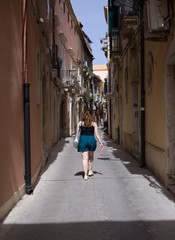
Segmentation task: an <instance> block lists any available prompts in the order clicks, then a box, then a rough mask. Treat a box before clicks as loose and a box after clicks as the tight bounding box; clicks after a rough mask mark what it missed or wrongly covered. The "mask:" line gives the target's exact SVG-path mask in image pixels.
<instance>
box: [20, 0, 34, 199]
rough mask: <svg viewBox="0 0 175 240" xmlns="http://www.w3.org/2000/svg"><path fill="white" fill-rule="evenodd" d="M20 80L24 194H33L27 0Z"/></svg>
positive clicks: (24, 14) (24, 11)
mask: <svg viewBox="0 0 175 240" xmlns="http://www.w3.org/2000/svg"><path fill="white" fill-rule="evenodd" d="M22 37H23V38H22V44H23V45H22V54H23V59H22V74H23V75H22V78H23V91H24V92H23V93H24V95H23V97H24V144H25V186H26V193H27V194H31V193H32V192H33V190H32V187H31V154H30V94H29V88H30V84H29V83H28V79H27V0H23V35H22Z"/></svg>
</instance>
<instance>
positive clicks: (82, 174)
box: [74, 171, 103, 178]
mask: <svg viewBox="0 0 175 240" xmlns="http://www.w3.org/2000/svg"><path fill="white" fill-rule="evenodd" d="M93 172H94V175H96V174H99V175H103V173H100V172H97V171H93ZM74 176H82V178H83V177H84V172H83V171H81V172H77V173H75V175H74ZM89 177H91V176H89Z"/></svg>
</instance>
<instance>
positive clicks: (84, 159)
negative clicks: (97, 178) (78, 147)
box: [81, 152, 88, 175]
mask: <svg viewBox="0 0 175 240" xmlns="http://www.w3.org/2000/svg"><path fill="white" fill-rule="evenodd" d="M81 155H82V165H83V171H84V175H87V171H88V152H82V153H81Z"/></svg>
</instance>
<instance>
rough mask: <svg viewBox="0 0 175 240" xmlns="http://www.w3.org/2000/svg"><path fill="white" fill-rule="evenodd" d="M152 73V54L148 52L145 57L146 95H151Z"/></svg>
mask: <svg viewBox="0 0 175 240" xmlns="http://www.w3.org/2000/svg"><path fill="white" fill-rule="evenodd" d="M153 72H154V60H153V55H152V53H151V52H149V54H148V57H147V71H146V83H147V90H148V93H151V90H152V81H153Z"/></svg>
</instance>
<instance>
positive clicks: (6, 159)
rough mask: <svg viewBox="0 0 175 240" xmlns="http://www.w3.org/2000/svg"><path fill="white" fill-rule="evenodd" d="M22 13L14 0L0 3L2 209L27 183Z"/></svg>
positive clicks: (0, 173) (0, 201) (0, 189)
mask: <svg viewBox="0 0 175 240" xmlns="http://www.w3.org/2000/svg"><path fill="white" fill-rule="evenodd" d="M21 12H22V9H21V6H20V4H16V3H15V1H2V2H1V7H0V16H1V21H0V29H1V35H0V46H1V58H0V81H1V87H0V96H1V101H0V109H1V117H0V126H1V131H0V132H1V133H0V151H1V161H0V192H1V194H0V206H1V205H2V204H3V203H4V202H5V201H6V200H7V199H8V198H9V197H10V196H12V194H13V193H14V192H16V191H17V190H18V188H19V187H21V186H22V185H23V184H24V118H23V86H22V47H21V40H22V22H21ZM2 193H3V194H2Z"/></svg>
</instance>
